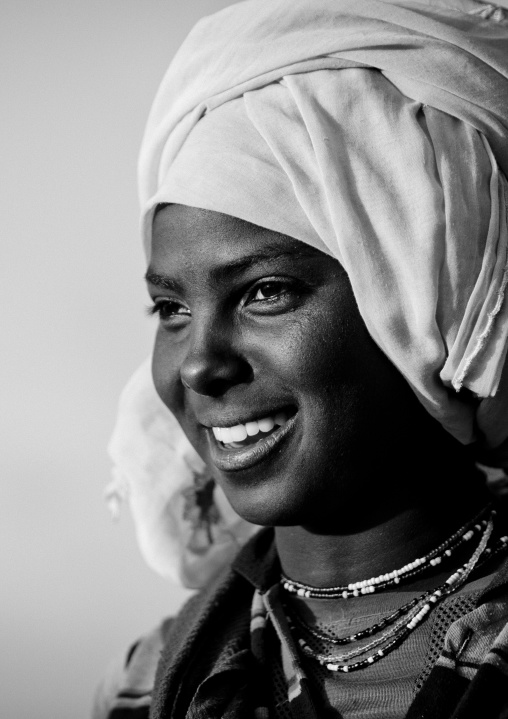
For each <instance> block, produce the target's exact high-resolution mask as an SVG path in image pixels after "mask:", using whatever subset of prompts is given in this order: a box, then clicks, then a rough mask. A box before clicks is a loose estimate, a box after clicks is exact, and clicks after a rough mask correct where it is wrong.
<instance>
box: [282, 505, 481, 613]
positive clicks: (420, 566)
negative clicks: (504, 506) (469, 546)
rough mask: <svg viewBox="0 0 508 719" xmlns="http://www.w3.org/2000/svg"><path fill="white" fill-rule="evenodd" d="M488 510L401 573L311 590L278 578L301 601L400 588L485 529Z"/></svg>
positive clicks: (406, 566)
mask: <svg viewBox="0 0 508 719" xmlns="http://www.w3.org/2000/svg"><path fill="white" fill-rule="evenodd" d="M489 510H491V505H487V506H486V507H484V509H482V511H481V512H479V513H478V514H477V515H476V516H475V517H473V519H472V520H470V521H469V522H467V524H465V525H464V526H463V527H461V528H460V529H458V530H457V531H456V532H455V533H454V534H452V536H451V537H450V538H449V539H447V540H446V541H445V542H443V543H442V544H440V545H439V546H438V547H436V548H435V549H433V550H432V551H431V552H429V553H428V554H426V555H425V556H423V557H419V558H418V559H415V560H414V561H413V562H409V563H408V564H405V565H404V566H403V567H400V569H394V570H393V571H392V572H389V573H388V574H380V575H379V576H378V577H372V578H371V579H364V580H362V581H359V582H352V583H350V584H347V585H343V586H339V587H311V586H310V585H308V584H302V583H301V582H297V581H295V580H294V579H290V578H289V577H287V576H285V575H284V574H281V580H280V581H281V584H282V586H283V588H284V589H285V590H286V591H287V592H293V593H295V594H298V596H300V597H311V598H313V599H323V598H326V599H339V598H340V599H348V598H349V597H358V596H360V595H361V594H373V593H374V592H377V591H379V590H381V589H386V588H387V587H391V586H393V585H394V584H399V583H400V581H401V579H408V578H409V577H414V576H416V575H418V574H421V573H422V572H424V571H425V570H426V569H428V567H429V566H433V567H434V566H436V565H438V564H441V562H442V561H443V559H446V558H449V557H451V556H452V555H453V554H454V552H455V551H456V550H457V549H458V548H459V547H460V546H462V545H463V544H464V543H466V542H469V541H470V540H471V539H472V538H473V537H474V535H475V533H478V532H480V531H481V530H482V529H484V528H485V525H486V523H487V522H486V520H485V519H483V520H482V517H484V515H486V514H487V513H488V512H489Z"/></svg>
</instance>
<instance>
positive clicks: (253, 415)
mask: <svg viewBox="0 0 508 719" xmlns="http://www.w3.org/2000/svg"><path fill="white" fill-rule="evenodd" d="M290 407H291V408H293V410H294V408H295V406H294V405H289V404H288V403H286V404H280V405H278V406H277V407H275V408H271V409H260V410H256V411H253V410H249V413H248V414H247V413H245V414H244V413H240V412H238V413H235V414H233V413H232V412H231V413H228V414H227V415H221V416H220V417H219V416H214V417H207V418H206V419H204V418H203V419H200V420H198V421H199V423H200V424H201V425H203V427H207V428H208V429H210V428H211V427H236V425H238V424H247V422H253V421H255V420H257V419H262V418H263V417H271V416H273V415H275V414H277V413H278V412H284V411H287V410H288V409H289V408H290ZM292 413H293V414H294V411H293V412H292Z"/></svg>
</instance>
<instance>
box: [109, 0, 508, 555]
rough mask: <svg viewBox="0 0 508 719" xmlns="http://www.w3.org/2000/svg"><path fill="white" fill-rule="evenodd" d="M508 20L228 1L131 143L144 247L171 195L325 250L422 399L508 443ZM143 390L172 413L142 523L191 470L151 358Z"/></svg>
mask: <svg viewBox="0 0 508 719" xmlns="http://www.w3.org/2000/svg"><path fill="white" fill-rule="evenodd" d="M507 18H508V13H505V12H504V11H503V10H502V9H500V8H496V7H494V6H491V5H483V4H479V3H475V2H470V0H452V1H451V2H446V3H444V2H441V1H439V2H438V1H437V0H436V2H432V1H431V2H428V1H427V2H425V3H423V2H419V3H413V2H411V1H410V0H403V1H402V2H390V3H387V2H381V1H380V0H314V1H313V2H312V3H309V2H308V0H296V2H295V1H294V0H250V1H248V2H243V3H240V4H238V5H235V6H232V7H231V8H228V9H226V10H225V11H223V12H221V13H218V14H217V15H215V16H212V17H211V18H207V19H205V20H203V21H201V22H200V23H199V24H198V25H197V26H196V28H195V29H194V31H193V32H192V33H191V35H190V36H189V38H188V39H187V40H186V42H185V43H184V45H183V46H182V48H181V50H180V51H179V53H178V54H177V56H176V58H175V60H174V61H173V63H172V65H171V66H170V68H169V70H168V73H167V75H166V77H165V78H164V80H163V82H162V85H161V87H160V89H159V92H158V94H157V97H156V100H155V103H154V105H153V108H152V112H151V115H150V119H149V121H148V125H147V129H146V133H145V137H144V141H143V146H142V150H141V157H140V194H141V203H142V213H143V221H142V227H143V235H144V240H145V243H146V248H147V253H148V254H149V251H150V241H151V225H152V219H153V211H154V209H155V207H156V206H157V204H159V203H161V202H165V203H167V202H174V203H180V204H187V205H191V206H196V207H201V208H204V209H211V210H215V211H218V212H224V213H227V214H230V215H234V216H237V217H240V218H242V219H245V220H247V221H250V222H252V223H254V224H257V225H261V226H263V227H266V228H268V229H272V230H275V231H278V232H282V233H284V234H286V235H290V236H292V237H295V238H296V239H299V240H301V241H303V242H306V243H309V244H311V245H313V246H314V247H317V248H319V249H321V250H323V251H324V252H327V253H328V254H330V255H332V256H334V257H336V258H337V260H338V261H339V262H340V263H341V264H342V265H343V267H344V268H345V269H346V271H347V273H348V275H349V278H350V281H351V284H352V287H353V291H354V293H355V297H356V300H357V303H358V306H359V309H360V313H361V315H362V317H363V319H364V321H365V324H366V326H367V328H368V330H369V332H370V334H371V335H372V337H373V338H374V340H375V341H376V342H377V344H378V345H379V346H380V347H381V349H382V350H383V351H384V352H385V354H386V355H387V356H388V357H389V358H390V359H391V361H392V362H393V363H394V365H395V366H396V367H397V368H398V369H399V371H400V372H401V373H402V374H403V375H404V377H405V378H406V379H407V381H408V382H409V384H410V385H411V387H412V388H413V389H414V391H415V393H416V394H417V396H418V398H419V399H420V401H421V402H422V403H423V405H424V406H425V407H426V408H427V410H428V411H429V412H430V413H431V414H432V415H433V416H434V417H435V418H436V419H437V420H438V421H440V422H441V423H442V424H443V426H444V427H445V428H446V429H447V430H448V431H449V432H450V433H452V434H453V435H454V436H455V437H457V438H458V439H459V440H460V441H461V442H463V443H465V444H467V443H470V442H473V441H475V440H481V442H482V445H483V447H484V448H485V450H491V449H493V448H496V447H497V446H499V445H501V444H502V443H503V442H504V441H505V440H506V438H507V437H508V378H507V377H506V375H507V374H508V372H506V371H505V372H504V374H503V370H504V367H505V359H506V351H507V347H508V301H506V299H505V288H506V284H507V278H508V268H507V260H508V229H507V188H508V185H507V182H506V179H505V176H504V175H505V173H507V172H508V19H507ZM138 384H139V387H138V389H137V392H138V393H141V394H142V393H143V392H145V393H146V392H148V393H150V396H151V400H150V402H149V403H148V404H147V403H145V410H146V407H148V406H150V407H151V409H150V412H152V413H154V415H153V416H158V417H159V416H164V415H166V419H167V421H168V422H170V424H171V423H172V424H171V429H169V425H168V431H167V432H166V433H165V434H164V435H163V439H162V444H163V445H164V443H166V450H167V451H166V452H165V454H166V456H165V459H164V462H163V463H162V465H160V467H161V471H162V474H161V476H160V477H159V480H158V482H157V483H156V484H157V487H158V488H159V491H160V488H161V487H163V488H164V490H163V492H162V494H163V495H164V497H165V498H166V499H161V497H160V496H159V497H158V498H157V500H155V501H154V502H153V506H152V505H151V506H152V513H151V515H150V512H149V513H148V514H147V513H146V511H145V512H144V517H141V515H142V514H143V512H139V511H138V512H137V510H136V506H133V510H134V513H135V515H136V512H137V514H138V515H139V516H140V517H141V519H140V520H138V527H143V529H142V530H139V531H140V532H141V534H142V535H143V536H145V537H148V536H149V535H150V534H151V533H153V532H152V530H153V526H154V524H158V526H159V527H164V503H166V504H168V501H169V500H168V498H169V497H172V498H173V500H174V497H175V488H176V487H177V486H178V485H179V484H180V483H181V480H180V479H179V478H177V475H178V477H179V476H180V474H179V473H178V472H177V471H176V470H175V469H172V467H173V468H175V467H177V465H178V466H180V464H181V462H182V458H183V461H184V463H186V467H189V468H191V469H190V470H189V471H190V474H189V473H188V476H187V480H186V481H187V482H188V481H189V480H191V479H192V475H193V472H194V474H195V473H196V472H198V474H199V471H202V470H199V471H198V470H193V469H192V467H197V466H198V464H196V461H199V460H196V456H195V455H193V454H192V450H190V454H189V445H188V443H187V442H186V440H185V439H184V438H183V432H182V431H181V430H180V428H179V427H178V425H177V424H176V422H175V420H174V419H172V420H169V418H168V416H169V412H168V410H166V409H165V408H164V407H163V406H162V403H161V402H160V401H159V400H158V399H157V398H156V396H155V391H154V389H153V385H151V382H150V380H149V379H148V373H147V372H146V370H145V374H144V375H143V381H141V380H140V376H138ZM131 389H132V387H131ZM135 394H136V393H135V392H134V393H132V392H131V400H132V399H133V397H134V395H135ZM140 396H141V395H140ZM146 396H147V395H145V397H146ZM129 412H131V413H132V412H133V413H134V414H136V413H138V414H139V407H137V406H136V402H132V401H131V405H130V409H129ZM125 417H126V414H125V411H124V412H123V419H122V413H121V419H120V422H121V423H122V422H123V421H124V420H125ZM144 434H145V438H147V441H148V443H149V437H150V436H151V435H150V431H148V432H145V433H144ZM121 436H125V433H123V434H122V431H121V430H118V431H117V433H116V440H115V441H114V442H113V444H112V448H113V454H114V455H115V461H116V463H117V467H120V469H119V470H117V471H119V472H120V474H122V476H124V477H125V476H127V475H128V477H129V480H128V482H129V485H130V486H131V488H132V489H131V504H133V499H132V498H133V497H134V496H135V495H136V492H138V490H139V486H140V482H139V473H138V476H136V472H133V471H132V470H131V469H128V470H127V471H126V470H125V468H126V467H128V465H129V463H128V462H127V463H125V462H124V465H123V466H124V469H123V470H122V468H121V465H122V452H121V451H119V449H118V448H119V446H120V444H121V442H120V441H119V437H121ZM139 437H140V435H139V434H138V441H139ZM169 437H171V439H169ZM166 438H167V439H166ZM170 444H171V446H172V449H168V448H169V446H170ZM183 447H185V449H183ZM152 449H154V448H153V447H152ZM168 452H169V454H168ZM148 454H150V453H148ZM150 456H151V455H150ZM191 456H192V457H193V458H192V459H189V457H191ZM131 459H132V458H131ZM151 461H152V460H151ZM179 463H180V464H179ZM193 463H194V464H193ZM131 464H132V463H131ZM129 466H130V465H129ZM158 466H159V464H158ZM145 474H146V476H147V477H148V476H149V475H150V472H146V473H145ZM149 484H150V482H148V483H147V484H146V488H147V487H148V486H149ZM154 486H155V485H154ZM150 491H151V490H150ZM144 496H145V499H144V503H145V505H146V504H147V502H146V497H147V496H148V495H147V494H146V493H145V495H144ZM152 496H155V495H153V493H152ZM134 505H136V502H135V501H134ZM139 506H140V504H139V502H138V507H139ZM231 511H232V510H231ZM148 515H150V516H151V517H152V519H151V521H147V519H146V517H147V516H148ZM154 516H156V517H157V522H154V520H153V517H154ZM224 521H225V520H224ZM218 525H220V526H222V525H221V521H220V520H219V521H216V522H215V526H216V527H217V526H218ZM148 526H150V528H151V529H150V530H148V529H147V527H148ZM168 526H169V525H168ZM241 526H242V533H243V534H242V540H243V539H245V537H246V536H247V535H248V534H249V531H250V528H248V527H246V525H245V524H244V523H241ZM171 531H172V530H171ZM168 532H169V533H171V532H170V530H169V529H165V530H164V531H163V534H165V535H167V536H169V535H168ZM173 533H174V532H173ZM161 536H162V535H161V532H160V530H159V535H158V540H159V541H158V545H157V546H158V550H157V552H156V554H157V557H158V560H157V562H154V561H153V556H154V555H153V553H152V564H156V563H157V564H160V563H161V562H160V558H161V557H162V556H163V555H164V551H161V546H162V545H163V544H164V542H162V544H161V541H160V538H161ZM148 544H150V542H148V541H145V542H144V545H145V555H150V550H147V546H148ZM152 544H153V542H152ZM173 544H174V542H173ZM154 546H155V545H154ZM168 546H169V545H168ZM205 554H206V553H205ZM162 564H164V562H162ZM159 569H160V567H159Z"/></svg>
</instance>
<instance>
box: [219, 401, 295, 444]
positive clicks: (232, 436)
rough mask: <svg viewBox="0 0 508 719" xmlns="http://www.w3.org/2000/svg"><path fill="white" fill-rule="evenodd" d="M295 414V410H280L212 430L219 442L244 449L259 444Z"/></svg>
mask: <svg viewBox="0 0 508 719" xmlns="http://www.w3.org/2000/svg"><path fill="white" fill-rule="evenodd" d="M294 414H295V411H294V410H290V409H285V410H280V411H278V412H277V413H275V414H271V415H266V416H265V417H260V418H259V419H255V420H251V421H250V422H246V423H245V424H236V425H234V426H233V427H212V432H213V436H214V437H215V439H216V440H217V442H218V443H219V444H221V445H222V446H223V447H225V448H226V449H242V448H243V447H248V446H250V445H253V444H257V442H260V441H261V440H263V439H265V437H268V436H269V435H271V434H272V433H273V432H275V431H276V430H277V428H278V427H284V425H286V424H287V422H288V420H289V419H290V418H291V417H292V416H293V415H294Z"/></svg>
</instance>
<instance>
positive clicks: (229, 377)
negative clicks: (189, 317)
mask: <svg viewBox="0 0 508 719" xmlns="http://www.w3.org/2000/svg"><path fill="white" fill-rule="evenodd" d="M233 335H234V330H233V329H232V328H227V327H225V326H224V324H222V323H220V322H214V321H213V319H212V318H210V317H208V318H207V319H205V320H204V321H202V322H200V323H199V324H198V323H197V322H196V320H195V319H194V320H193V327H192V330H191V333H190V340H189V345H188V350H187V353H186V355H185V358H184V360H183V362H182V364H181V365H180V378H181V381H182V384H183V385H184V386H185V387H187V388H188V389H190V390H192V391H193V392H196V394H200V395H207V396H210V397H219V396H221V395H223V394H225V392H227V390H228V389H230V388H231V387H233V386H235V385H237V384H241V383H243V382H248V381H249V379H250V378H251V376H252V368H251V366H250V365H249V362H248V360H247V359H246V358H244V357H243V356H242V355H241V353H240V350H239V348H238V347H235V342H234V336H233Z"/></svg>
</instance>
